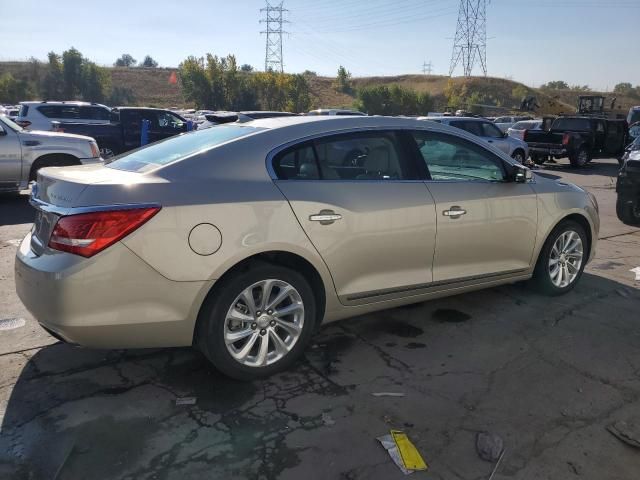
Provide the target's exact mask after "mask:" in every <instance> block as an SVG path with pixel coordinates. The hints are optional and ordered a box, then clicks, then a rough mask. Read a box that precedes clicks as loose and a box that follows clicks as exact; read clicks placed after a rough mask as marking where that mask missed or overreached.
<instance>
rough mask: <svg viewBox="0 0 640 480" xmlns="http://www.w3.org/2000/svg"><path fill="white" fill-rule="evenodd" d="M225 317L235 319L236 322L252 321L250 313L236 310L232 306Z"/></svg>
mask: <svg viewBox="0 0 640 480" xmlns="http://www.w3.org/2000/svg"><path fill="white" fill-rule="evenodd" d="M227 319H231V320H235V321H237V322H243V323H247V322H253V317H252V316H251V315H247V314H246V313H242V312H240V311H238V309H237V308H233V309H232V310H230V311H229V313H228V314H227Z"/></svg>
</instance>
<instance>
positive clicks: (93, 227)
mask: <svg viewBox="0 0 640 480" xmlns="http://www.w3.org/2000/svg"><path fill="white" fill-rule="evenodd" d="M159 211H160V207H149V208H133V209H127V210H108V211H104V212H90V213H80V214H77V215H68V216H66V217H61V218H60V219H59V220H58V222H57V223H56V226H55V227H54V229H53V233H51V238H50V239H49V248H52V249H54V250H60V251H63V252H69V253H73V254H75V255H81V256H83V257H92V256H94V255H95V254H96V253H98V252H101V251H102V250H104V249H105V248H107V247H109V246H111V245H113V244H114V243H116V242H117V241H119V240H122V239H123V238H124V237H126V236H127V235H129V234H130V233H131V232H133V231H134V230H136V229H137V228H139V227H140V226H142V225H143V224H144V223H145V222H147V221H148V220H149V219H151V217H153V216H154V215H155V214H156V213H158V212H159Z"/></svg>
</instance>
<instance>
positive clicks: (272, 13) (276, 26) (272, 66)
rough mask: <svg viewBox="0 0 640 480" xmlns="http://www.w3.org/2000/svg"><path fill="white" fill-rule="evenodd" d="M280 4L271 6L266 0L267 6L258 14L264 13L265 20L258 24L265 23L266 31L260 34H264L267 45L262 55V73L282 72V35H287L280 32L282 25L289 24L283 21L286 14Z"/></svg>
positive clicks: (282, 31) (285, 10)
mask: <svg viewBox="0 0 640 480" xmlns="http://www.w3.org/2000/svg"><path fill="white" fill-rule="evenodd" d="M282 3H283V2H280V3H278V4H277V5H272V4H271V3H269V0H267V6H266V7H264V8H261V9H260V12H264V14H265V18H263V19H261V20H260V23H266V24H267V29H266V30H263V31H262V32H260V33H261V34H266V36H267V43H266V48H265V55H264V71H265V72H267V71H269V70H273V71H276V72H278V71H279V72H283V71H284V63H283V61H282V34H283V33H288V32H285V31H284V30H282V24H283V23H289V22H288V21H287V20H285V19H284V16H283V14H284V12H288V11H289V10H287V9H286V8H283V7H282Z"/></svg>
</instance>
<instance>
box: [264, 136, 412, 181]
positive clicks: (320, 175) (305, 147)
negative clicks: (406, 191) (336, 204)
mask: <svg viewBox="0 0 640 480" xmlns="http://www.w3.org/2000/svg"><path fill="white" fill-rule="evenodd" d="M273 167H274V171H275V173H276V175H277V176H278V179H280V180H346V181H354V180H404V179H407V178H410V177H411V176H412V175H411V174H409V173H408V171H409V170H411V168H410V164H409V161H407V159H406V156H405V155H404V153H403V149H402V148H401V147H400V145H399V142H398V139H397V135H396V133H394V132H383V131H381V132H378V131H376V132H365V133H362V132H358V133H348V134H341V135H333V136H330V137H325V138H320V139H317V140H314V141H312V142H307V143H304V144H301V145H299V146H295V147H293V148H291V149H287V150H285V151H283V152H282V153H280V154H278V155H277V156H276V157H275V158H274V161H273Z"/></svg>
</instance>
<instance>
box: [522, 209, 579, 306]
mask: <svg viewBox="0 0 640 480" xmlns="http://www.w3.org/2000/svg"><path fill="white" fill-rule="evenodd" d="M568 230H573V231H574V232H576V233H577V234H578V235H579V236H580V240H582V251H583V256H582V264H581V265H580V270H579V271H578V275H577V276H576V278H575V279H574V280H573V282H571V283H570V284H569V285H567V286H566V287H563V288H560V287H557V286H556V285H554V284H553V282H552V281H551V275H550V274H549V257H550V254H551V249H552V248H553V245H554V243H555V242H556V240H557V239H558V237H559V236H560V235H561V234H562V233H564V232H566V231H568ZM588 245H589V243H588V240H587V233H586V232H585V230H584V227H582V225H580V224H579V223H577V222H574V221H571V220H566V221H564V222H562V223H560V224H559V225H557V226H556V227H555V228H554V229H553V230H552V232H551V233H550V234H549V236H548V237H547V240H546V241H545V243H544V246H543V247H542V250H541V251H540V255H539V256H538V262H537V264H536V268H535V272H534V280H535V281H536V283H537V285H538V287H539V288H540V290H542V291H543V293H547V294H549V295H562V294H564V293H567V292H569V291H571V290H573V289H574V288H575V286H576V284H577V283H578V282H579V281H580V278H581V277H582V273H583V272H584V268H585V266H586V264H587V260H588V258H589V252H588V250H587V248H588Z"/></svg>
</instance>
